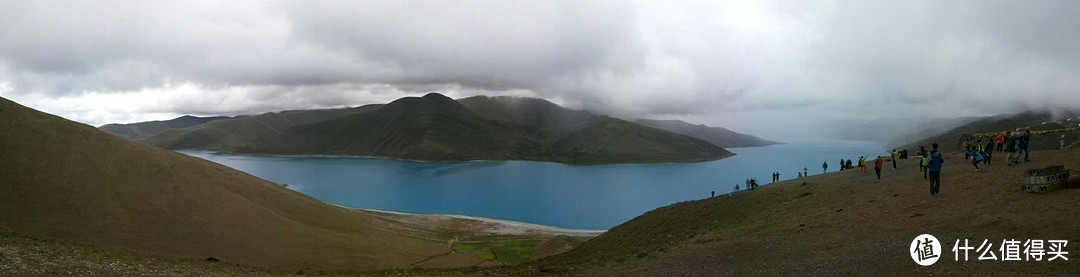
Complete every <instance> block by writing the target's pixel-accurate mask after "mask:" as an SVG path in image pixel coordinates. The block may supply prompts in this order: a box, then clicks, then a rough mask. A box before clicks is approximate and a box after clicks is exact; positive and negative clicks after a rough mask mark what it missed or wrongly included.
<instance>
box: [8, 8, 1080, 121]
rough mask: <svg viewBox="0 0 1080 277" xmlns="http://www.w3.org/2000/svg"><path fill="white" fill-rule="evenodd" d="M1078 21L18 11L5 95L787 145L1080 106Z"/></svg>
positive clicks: (669, 11)
mask: <svg viewBox="0 0 1080 277" xmlns="http://www.w3.org/2000/svg"><path fill="white" fill-rule="evenodd" d="M1078 13H1080V3H1078V2H1075V1H1036V2H1031V1H1025V2H1021V1H948V2H941V1H893V2H886V1H820V2H789V1H776V2H772V1H766V2H747V1H688V2H671V1H663V2H645V1H642V2H627V1H540V2H537V1H465V2H461V1H458V2H443V1H270V0H268V1H197V2H185V3H176V2H168V1H131V2H125V1H116V2H109V3H96V2H95V3H90V2H86V3H83V2H72V1H7V2H4V3H0V37H3V38H4V39H0V95H2V96H4V97H8V98H12V99H14V100H16V101H21V102H24V103H26V104H28V105H31V106H33V107H38V108H40V109H43V110H45V111H48V112H53V113H57V114H60V115H62V116H66V117H69V118H72V119H76V120H80V121H83V122H87V123H91V124H103V123H107V122H111V121H137V120H147V119H160V118H164V117H169V116H175V115H179V114H188V113H191V114H204V115H209V114H245V113H259V112H266V111H274V110H281V109H298V108H313V107H340V106H347V105H360V104H367V103H378V102H386V101H389V100H391V99H394V98H397V97H400V96H404V95H413V94H419V93H424V92H427V91H442V92H446V93H448V94H450V95H452V96H456V97H463V96H470V95H476V94H509V95H524V96H539V97H545V98H549V99H552V100H554V101H557V102H559V103H561V104H564V105H567V106H571V107H579V108H585V109H589V110H593V111H597V112H601V113H607V114H612V115H616V116H623V117H660V118H683V119H689V120H695V121H698V122H703V123H708V124H712V125H721V126H727V127H732V128H734V129H737V130H745V131H750V132H754V133H760V134H765V135H766V136H772V137H784V136H792V135H794V134H804V133H807V132H810V131H812V130H820V129H821V128H822V127H827V126H828V123H829V122H833V121H835V120H839V119H852V118H864V117H870V118H878V117H885V118H888V117H891V118H903V117H908V116H913V115H914V116H922V117H926V118H931V117H940V116H968V115H988V114H995V113H1005V112H1017V111H1021V110H1025V109H1033V108H1048V107H1050V108H1062V107H1077V106H1080V91H1078V89H1077V88H1080V78H1076V76H1080V48H1077V47H1075V45H1078V43H1080V31H1077V30H1076V28H1075V26H1080V17H1077V16H1075V14H1078ZM800 136H801V135H800Z"/></svg>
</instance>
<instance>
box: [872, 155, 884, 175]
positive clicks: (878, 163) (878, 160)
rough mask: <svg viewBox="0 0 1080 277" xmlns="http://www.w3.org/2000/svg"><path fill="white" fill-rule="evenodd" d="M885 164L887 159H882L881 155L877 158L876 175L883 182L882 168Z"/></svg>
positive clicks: (875, 163)
mask: <svg viewBox="0 0 1080 277" xmlns="http://www.w3.org/2000/svg"><path fill="white" fill-rule="evenodd" d="M884 164H885V159H882V158H881V155H878V156H877V160H874V174H877V179H878V180H881V167H882V165H884Z"/></svg>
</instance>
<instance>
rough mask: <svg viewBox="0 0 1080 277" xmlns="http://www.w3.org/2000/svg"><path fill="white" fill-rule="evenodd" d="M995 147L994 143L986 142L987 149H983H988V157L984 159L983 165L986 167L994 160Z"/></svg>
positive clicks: (991, 141)
mask: <svg viewBox="0 0 1080 277" xmlns="http://www.w3.org/2000/svg"><path fill="white" fill-rule="evenodd" d="M994 145H995V144H994V141H993V140H989V141H987V142H986V147H983V149H986V157H984V158H985V159H983V163H984V164H986V165H990V160H993V159H994Z"/></svg>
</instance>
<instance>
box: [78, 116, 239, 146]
mask: <svg viewBox="0 0 1080 277" xmlns="http://www.w3.org/2000/svg"><path fill="white" fill-rule="evenodd" d="M229 118H232V117H228V116H214V117H197V116H190V115H185V116H181V117H177V118H173V119H170V120H160V121H146V122H138V123H130V124H106V125H103V126H101V127H98V129H101V130H102V131H105V132H107V133H110V134H113V135H117V136H121V137H124V138H127V139H130V140H137V139H142V138H145V137H148V136H152V135H154V134H157V133H160V132H162V131H165V130H168V129H183V128H187V127H191V126H195V125H201V124H203V123H207V122H211V121H215V120H222V119H229Z"/></svg>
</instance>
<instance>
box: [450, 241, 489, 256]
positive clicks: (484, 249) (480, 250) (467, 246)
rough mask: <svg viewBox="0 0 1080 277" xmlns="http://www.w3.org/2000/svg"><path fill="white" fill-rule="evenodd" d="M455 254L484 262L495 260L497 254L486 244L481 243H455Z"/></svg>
mask: <svg viewBox="0 0 1080 277" xmlns="http://www.w3.org/2000/svg"><path fill="white" fill-rule="evenodd" d="M454 252H458V253H461V254H465V255H470V256H473V257H477V258H479V259H482V260H488V261H491V260H495V252H492V251H491V247H490V246H488V244H487V243H485V242H479V243H460V242H459V243H454Z"/></svg>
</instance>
